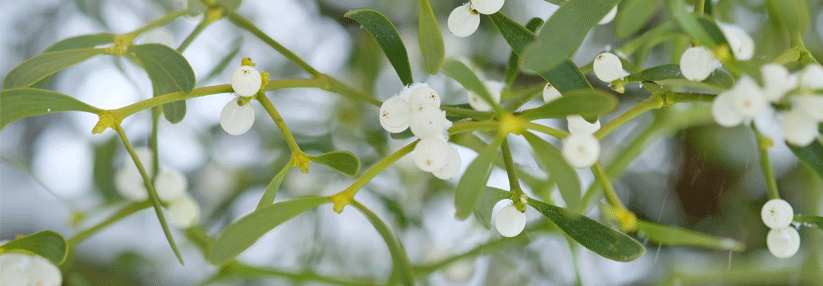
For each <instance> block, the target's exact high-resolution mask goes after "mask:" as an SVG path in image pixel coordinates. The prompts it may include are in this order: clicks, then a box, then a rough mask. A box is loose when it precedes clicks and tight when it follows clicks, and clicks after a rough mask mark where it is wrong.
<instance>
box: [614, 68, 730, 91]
mask: <svg viewBox="0 0 823 286" xmlns="http://www.w3.org/2000/svg"><path fill="white" fill-rule="evenodd" d="M670 79H679V80H687V79H686V78H685V77H683V73H681V72H680V65H679V64H665V65H660V66H656V67H650V68H647V69H644V70H642V71H639V72H636V73H633V74H631V75H629V76H627V77H626V80H628V81H630V82H634V81H663V80H670ZM702 83H705V84H708V85H712V86H716V87H721V88H724V89H729V88H731V87H732V86H733V85H734V78H733V77H732V76H731V75H730V74H729V73H728V72H726V71H724V70H722V69H716V70H715V71H714V72H712V74H711V75H709V77H708V78H706V79H705V80H703V81H702Z"/></svg>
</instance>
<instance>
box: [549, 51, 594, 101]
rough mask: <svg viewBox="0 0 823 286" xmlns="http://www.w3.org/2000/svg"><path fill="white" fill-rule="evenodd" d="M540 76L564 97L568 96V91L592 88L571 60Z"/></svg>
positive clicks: (564, 61) (566, 60)
mask: <svg viewBox="0 0 823 286" xmlns="http://www.w3.org/2000/svg"><path fill="white" fill-rule="evenodd" d="M540 76H542V77H543V78H545V79H546V81H548V82H549V83H551V84H552V86H554V88H556V89H557V91H559V92H560V93H561V94H562V95H563V96H566V92H568V91H572V90H578V89H591V88H592V85H591V84H590V83H589V80H587V79H586V76H585V75H583V73H582V72H580V69H579V68H577V65H576V64H574V62H572V61H571V60H570V59H565V60H563V61H562V62H560V64H558V65H557V66H555V67H554V68H552V69H551V70H549V71H547V72H544V73H541V74H540Z"/></svg>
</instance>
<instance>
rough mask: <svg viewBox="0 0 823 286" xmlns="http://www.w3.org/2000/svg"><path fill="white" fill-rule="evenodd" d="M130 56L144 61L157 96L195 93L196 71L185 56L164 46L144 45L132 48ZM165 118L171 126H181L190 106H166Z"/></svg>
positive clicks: (183, 102)
mask: <svg viewBox="0 0 823 286" xmlns="http://www.w3.org/2000/svg"><path fill="white" fill-rule="evenodd" d="M128 52H129V53H132V54H133V55H134V57H136V58H137V60H138V61H140V63H141V66H142V67H143V69H144V70H145V71H146V73H148V75H149V78H150V79H151V84H152V87H153V89H154V95H155V96H158V95H163V94H168V93H173V92H178V91H182V92H183V93H190V92H191V91H192V90H193V89H194V85H195V78H194V70H192V68H191V65H190V64H189V62H188V61H187V60H186V58H185V57H183V55H181V54H180V53H179V52H177V51H175V50H174V49H172V48H169V47H168V46H164V45H161V44H143V45H134V46H131V47H129V49H128ZM163 116H165V117H166V120H168V121H169V122H171V123H177V122H180V121H181V120H183V117H185V116H186V102H185V101H183V100H181V101H175V102H171V103H166V104H164V105H163Z"/></svg>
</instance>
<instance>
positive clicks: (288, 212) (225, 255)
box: [208, 197, 331, 265]
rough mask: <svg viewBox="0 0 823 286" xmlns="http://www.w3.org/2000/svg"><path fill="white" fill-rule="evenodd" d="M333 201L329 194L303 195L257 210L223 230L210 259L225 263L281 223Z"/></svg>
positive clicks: (213, 247)
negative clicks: (317, 195)
mask: <svg viewBox="0 0 823 286" xmlns="http://www.w3.org/2000/svg"><path fill="white" fill-rule="evenodd" d="M330 202H331V201H329V199H328V198H326V197H302V198H296V199H293V200H289V201H285V202H279V203H276V204H273V205H270V206H267V207H265V208H262V209H259V210H256V211H254V212H252V213H250V214H248V215H246V216H245V217H243V218H241V219H240V220H238V221H236V222H233V223H232V224H230V225H228V226H226V228H224V229H223V231H221V232H220V234H219V235H218V236H217V239H215V241H214V244H213V246H212V248H211V249H210V250H209V253H208V259H209V262H211V263H212V264H214V265H220V264H223V263H225V262H226V261H227V260H229V259H232V258H234V257H235V256H237V255H238V254H240V253H241V252H243V251H244V250H246V249H247V248H249V247H251V246H252V244H254V243H255V242H256V241H257V240H258V239H260V237H262V236H263V235H264V234H266V233H267V232H269V231H270V230H272V229H274V228H275V227H277V226H278V225H280V224H281V223H283V222H286V221H288V220H290V219H292V218H294V217H296V216H297V215H298V214H301V213H303V212H305V211H307V210H310V209H313V208H315V207H317V206H320V205H322V204H326V203H330Z"/></svg>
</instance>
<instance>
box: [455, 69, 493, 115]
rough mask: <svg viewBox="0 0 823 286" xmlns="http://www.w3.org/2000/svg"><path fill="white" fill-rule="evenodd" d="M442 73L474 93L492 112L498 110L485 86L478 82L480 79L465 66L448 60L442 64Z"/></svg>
mask: <svg viewBox="0 0 823 286" xmlns="http://www.w3.org/2000/svg"><path fill="white" fill-rule="evenodd" d="M443 73H444V74H445V75H446V76H448V77H450V78H452V79H454V80H455V81H457V82H458V83H460V85H462V86H463V88H465V89H467V90H469V91H471V92H474V94H477V95H478V96H480V98H482V99H483V100H485V101H486V103H488V104H489V105H491V106H492V107H493V108H494V110H499V109H500V105H498V104H497V103H496V102H494V100H492V96H491V94H490V93H489V91H488V90H487V89H486V85H484V84H483V82H482V81H480V78H478V77H477V75H476V74H475V73H474V72H473V71H472V70H471V68H469V67H468V66H466V65H465V64H463V63H462V62H459V61H456V60H448V61H446V63H444V64H443Z"/></svg>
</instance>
